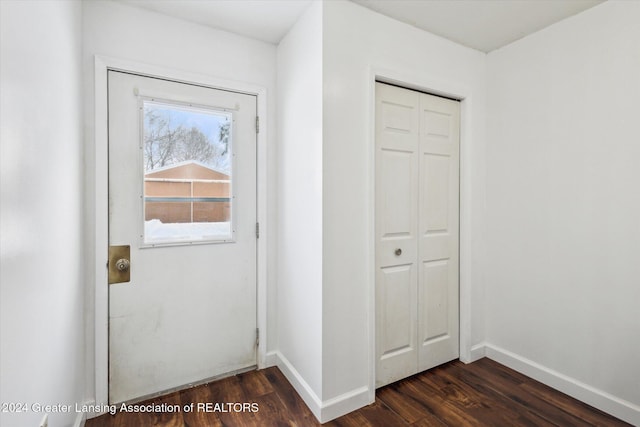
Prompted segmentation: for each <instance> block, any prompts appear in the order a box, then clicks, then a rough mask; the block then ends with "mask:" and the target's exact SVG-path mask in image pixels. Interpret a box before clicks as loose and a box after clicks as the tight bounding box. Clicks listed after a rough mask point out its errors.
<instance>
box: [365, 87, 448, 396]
mask: <svg viewBox="0 0 640 427" xmlns="http://www.w3.org/2000/svg"><path fill="white" fill-rule="evenodd" d="M458 129H459V103H458V102H456V101H451V100H447V99H444V98H439V97H435V96H431V95H426V94H423V93H420V92H415V91H411V90H408V89H403V88H399V87H395V86H390V85H386V84H382V83H377V84H376V236H375V238H376V360H377V363H376V385H377V386H378V387H380V386H383V385H385V384H389V383H391V382H394V381H397V380H399V379H401V378H405V377H407V376H410V375H413V374H415V373H417V372H419V371H422V370H425V369H429V368H431V367H433V366H436V365H439V364H441V363H444V362H447V361H449V360H452V359H455V358H457V357H458V210H459V209H458V182H459V181H458V151H459V148H458V146H459V130H458Z"/></svg>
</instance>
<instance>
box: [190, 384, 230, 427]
mask: <svg viewBox="0 0 640 427" xmlns="http://www.w3.org/2000/svg"><path fill="white" fill-rule="evenodd" d="M180 402H181V403H182V405H183V407H184V405H191V404H192V403H193V407H194V410H193V411H191V412H186V411H184V410H183V414H182V418H183V420H184V425H185V427H198V426H211V427H221V426H222V421H220V419H219V418H218V415H217V414H216V413H215V412H211V411H209V406H208V405H207V404H211V403H215V402H214V399H213V396H212V394H211V388H210V387H206V386H200V387H194V388H190V389H188V390H184V391H182V392H181V393H180Z"/></svg>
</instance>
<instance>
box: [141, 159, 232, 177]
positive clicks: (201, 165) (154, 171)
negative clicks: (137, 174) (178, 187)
mask: <svg viewBox="0 0 640 427" xmlns="http://www.w3.org/2000/svg"><path fill="white" fill-rule="evenodd" d="M188 165H196V166H200V167H203V168H207V169H209V170H211V171H214V172H217V173H220V174H223V175H229V173H228V172H224V171H221V170H218V169H214V168H212V167H211V166H208V165H205V164H204V163H202V162H199V161H197V160H185V161H183V162H178V163H174V164H172V165H169V166H162V167H159V168H155V169H151V170H149V171H146V172H145V175H149V174H152V173H156V172H162V171H166V170H171V169H175V168H179V167H182V166H188Z"/></svg>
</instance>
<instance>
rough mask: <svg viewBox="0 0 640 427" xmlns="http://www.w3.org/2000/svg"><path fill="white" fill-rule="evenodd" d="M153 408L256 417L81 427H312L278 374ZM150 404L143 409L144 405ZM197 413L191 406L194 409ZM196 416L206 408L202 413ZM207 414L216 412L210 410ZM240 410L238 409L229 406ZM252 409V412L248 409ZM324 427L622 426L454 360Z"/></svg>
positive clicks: (183, 417) (484, 365)
mask: <svg viewBox="0 0 640 427" xmlns="http://www.w3.org/2000/svg"><path fill="white" fill-rule="evenodd" d="M152 402H153V403H154V404H158V405H161V404H163V403H164V404H166V405H180V407H181V408H182V407H184V405H189V404H191V403H194V404H196V405H197V404H198V403H201V404H204V403H211V404H215V403H222V404H225V403H227V404H229V403H236V402H237V403H248V404H251V403H255V404H257V409H258V411H257V412H251V409H252V408H251V407H248V408H245V409H248V411H246V412H234V411H233V408H229V407H228V406H226V407H220V406H219V407H218V408H217V409H218V410H224V409H226V410H229V409H231V411H230V412H220V411H218V412H207V411H206V410H202V411H199V412H198V411H197V410H194V411H193V412H189V413H187V412H184V411H183V410H180V411H179V412H175V413H166V412H165V413H157V414H139V413H118V414H116V415H115V416H111V415H103V416H101V417H98V418H94V419H92V420H89V421H87V424H86V426H87V427H145V426H166V427H169V426H171V427H203V426H256V427H258V426H259V427H262V426H278V427H279V426H300V427H307V426H318V425H319V423H318V422H317V421H316V419H315V418H314V416H313V414H312V413H311V411H309V409H308V408H307V407H306V405H305V404H304V402H303V401H302V399H301V398H300V397H299V396H298V395H297V394H296V392H295V390H294V389H293V387H291V385H290V384H289V383H288V382H287V380H286V379H285V377H284V375H282V373H281V372H280V371H279V370H278V369H277V368H269V369H265V370H261V371H253V372H247V373H244V374H241V375H237V376H233V377H229V378H225V379H223V380H220V381H216V382H214V383H211V384H207V385H203V386H199V387H196V388H192V389H189V390H184V391H181V392H176V393H173V394H170V395H167V396H164V397H162V398H157V399H154V400H153V401H152ZM149 403H151V402H143V403H141V404H140V405H146V404H149ZM195 408H197V407H195ZM203 409H206V407H205V408H203ZM209 409H211V410H212V411H213V410H214V409H216V408H215V407H210V408H209ZM236 409H238V410H240V409H241V407H240V406H236ZM253 409H254V410H255V409H256V406H255V405H254V406H253ZM324 425H325V426H384V427H388V426H389V427H392V426H416V427H423V426H559V427H569V426H607V427H612V426H629V424H626V423H624V422H622V421H620V420H618V419H616V418H613V417H611V416H609V415H607V414H605V413H603V412H601V411H598V410H597V409H595V408H592V407H590V406H588V405H586V404H584V403H582V402H579V401H577V400H575V399H572V398H571V397H569V396H567V395H565V394H562V393H560V392H558V391H556V390H553V389H551V388H549V387H547V386H545V385H543V384H541V383H539V382H537V381H534V380H532V379H531V378H528V377H526V376H524V375H522V374H519V373H518V372H515V371H513V370H511V369H509V368H506V367H504V366H502V365H500V364H498V363H496V362H494V361H492V360H489V359H481V360H479V361H477V362H474V363H472V364H469V365H465V364H463V363H461V362H458V361H454V362H450V363H447V364H445V365H442V366H440V367H437V368H435V369H432V370H430V371H427V372H423V373H421V374H418V375H414V376H412V377H410V378H407V379H405V380H402V381H399V382H397V383H394V384H391V385H389V386H387V387H384V388H381V389H379V390H377V392H376V401H375V403H373V404H372V405H369V406H366V407H364V408H361V409H359V410H358V411H355V412H352V413H350V414H347V415H345V416H343V417H341V418H338V419H336V420H334V421H331V422H329V423H326V424H324Z"/></svg>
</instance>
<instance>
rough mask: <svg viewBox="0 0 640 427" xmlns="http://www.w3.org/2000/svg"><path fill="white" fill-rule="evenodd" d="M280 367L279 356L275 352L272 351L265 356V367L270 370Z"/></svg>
mask: <svg viewBox="0 0 640 427" xmlns="http://www.w3.org/2000/svg"><path fill="white" fill-rule="evenodd" d="M277 365H278V354H277V353H276V352H275V351H270V352H268V353H266V354H265V355H264V367H265V368H270V367H272V366H277Z"/></svg>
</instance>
